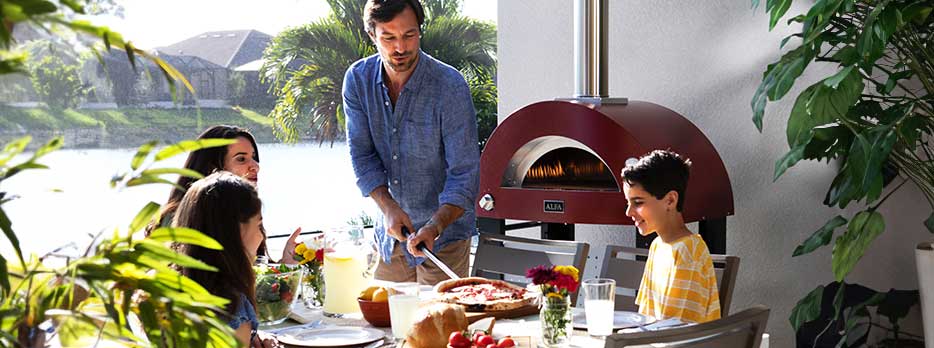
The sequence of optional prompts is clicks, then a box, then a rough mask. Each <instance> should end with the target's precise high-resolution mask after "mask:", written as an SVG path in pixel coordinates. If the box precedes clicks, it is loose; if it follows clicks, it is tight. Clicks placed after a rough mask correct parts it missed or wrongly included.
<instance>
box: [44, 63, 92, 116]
mask: <svg viewBox="0 0 934 348" xmlns="http://www.w3.org/2000/svg"><path fill="white" fill-rule="evenodd" d="M78 70H79V67H78V66H77V65H71V64H65V62H64V61H62V59H61V58H58V57H56V56H46V57H45V58H42V60H40V61H39V62H37V63H35V65H34V66H33V67H32V69H31V73H32V74H31V76H32V77H31V80H32V86H33V89H34V90H35V91H36V95H37V96H38V97H39V100H40V101H42V102H45V105H48V107H49V108H50V109H52V110H56V111H61V110H64V109H68V108H74V107H76V106H78V103H80V102H81V98H82V97H84V94H85V93H84V87H83V86H82V85H83V84H82V83H81V78H80V76H79V74H78Z"/></svg>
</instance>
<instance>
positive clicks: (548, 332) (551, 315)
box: [539, 293, 574, 347]
mask: <svg viewBox="0 0 934 348" xmlns="http://www.w3.org/2000/svg"><path fill="white" fill-rule="evenodd" d="M539 318H540V320H541V322H542V341H541V343H542V344H541V345H542V346H544V347H567V346H568V344H569V342H570V338H571V332H572V331H573V330H574V328H573V326H572V322H571V320H572V315H571V300H570V298H569V297H568V296H567V295H563V296H562V295H559V294H557V293H550V294H548V296H545V297H544V298H543V299H542V304H541V312H540V316H539Z"/></svg>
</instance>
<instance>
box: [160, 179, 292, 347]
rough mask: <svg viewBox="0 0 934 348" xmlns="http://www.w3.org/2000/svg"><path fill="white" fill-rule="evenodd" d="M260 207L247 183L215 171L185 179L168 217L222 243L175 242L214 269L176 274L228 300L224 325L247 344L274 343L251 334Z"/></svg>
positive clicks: (253, 330) (260, 236) (183, 270)
mask: <svg viewBox="0 0 934 348" xmlns="http://www.w3.org/2000/svg"><path fill="white" fill-rule="evenodd" d="M261 211H262V203H261V202H260V199H259V196H258V195H257V193H256V188H255V187H254V186H253V184H251V183H250V182H248V181H247V180H244V179H243V178H241V177H240V176H238V175H234V174H232V173H229V172H225V171H221V172H217V173H214V174H211V175H209V176H208V177H206V178H204V179H201V180H198V181H195V182H194V183H192V184H191V187H190V188H189V189H188V192H187V193H185V195H184V196H182V198H181V199H180V200H179V202H178V205H177V209H176V211H175V216H174V220H173V222H172V226H176V227H188V228H193V229H196V230H198V231H201V233H204V234H205V235H207V236H209V237H211V238H214V240H216V241H217V242H218V243H220V245H221V246H223V248H224V249H223V250H212V249H207V248H203V247H200V246H195V245H188V244H180V245H179V246H178V250H179V252H180V253H183V254H185V255H188V256H191V257H193V258H195V259H198V260H201V261H202V262H204V263H206V264H208V265H211V266H213V267H216V268H217V272H211V271H204V270H198V269H191V268H185V267H182V268H181V273H182V274H183V275H185V276H186V277H189V278H191V279H192V280H194V281H195V282H197V283H198V284H200V285H201V286H203V287H204V288H205V289H206V290H208V291H209V292H211V293H212V294H214V295H216V296H220V297H223V298H226V299H228V300H230V303H228V304H227V308H226V311H227V313H229V314H230V316H229V319H228V324H229V325H230V327H232V328H233V329H234V330H235V331H236V335H237V339H238V340H239V341H240V342H242V343H244V344H246V345H247V346H248V347H250V346H258V347H263V346H275V345H277V343H278V342H275V340H258V339H256V328H257V327H258V326H259V321H258V320H257V319H256V291H255V286H254V284H255V281H256V280H255V278H256V275H255V273H254V272H253V259H254V258H255V257H256V249H257V248H258V247H259V245H260V243H261V242H262V241H263V239H264V236H263V233H262V232H261V231H260V228H261V226H262V223H263V217H262V214H261ZM263 341H268V342H263ZM254 342H255V343H256V344H255V345H253V343H254Z"/></svg>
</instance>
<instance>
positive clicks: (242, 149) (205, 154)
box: [151, 125, 301, 264]
mask: <svg viewBox="0 0 934 348" xmlns="http://www.w3.org/2000/svg"><path fill="white" fill-rule="evenodd" d="M198 139H236V140H237V142H236V143H233V144H230V145H227V146H222V147H212V148H207V149H202V150H197V151H193V152H191V153H189V154H188V159H186V160H185V168H186V169H191V170H194V171H196V172H198V173H201V175H205V176H206V175H210V174H211V173H214V172H217V171H221V170H225V171H228V172H230V173H233V174H234V175H237V176H239V177H242V178H244V179H246V180H247V181H249V182H251V183H252V184H253V185H256V184H257V183H258V182H259V148H257V147H256V140H255V139H253V135H252V134H250V132H249V131H247V130H246V129H243V128H240V127H237V126H227V125H219V126H213V127H211V128H208V129H206V130H204V132H202V133H201V135H199V136H198ZM194 181H195V179H192V178H189V177H185V176H181V177H179V178H178V182H176V184H178V186H179V187H183V188H185V189H187V188H188V187H189V186H191V183H192V182H194ZM184 195H185V191H183V190H180V189H177V188H173V189H172V192H171V193H170V194H169V200H168V202H166V203H165V205H163V208H162V212H161V213H160V225H161V226H168V225H169V224H171V223H172V216H173V215H174V214H175V211H176V210H177V209H178V205H179V202H180V201H181V199H182V196H184ZM151 227H152V228H154V227H158V226H151ZM300 232H301V229H296V230H295V232H293V233H292V235H291V236H290V237H289V240H287V241H286V243H285V248H284V249H283V252H282V255H283V256H282V261H281V262H282V263H289V264H294V263H297V262H298V261H295V260H294V259H293V258H292V250H295V246H296V245H297V242H296V238H297V237H298V234H299V233H300ZM257 253H258V254H259V255H265V256H269V252H268V250H267V249H266V238H265V229H264V230H263V241H262V243H260V246H259V248H258V250H257Z"/></svg>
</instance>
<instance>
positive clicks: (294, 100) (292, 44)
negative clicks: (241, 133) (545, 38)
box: [260, 0, 496, 142]
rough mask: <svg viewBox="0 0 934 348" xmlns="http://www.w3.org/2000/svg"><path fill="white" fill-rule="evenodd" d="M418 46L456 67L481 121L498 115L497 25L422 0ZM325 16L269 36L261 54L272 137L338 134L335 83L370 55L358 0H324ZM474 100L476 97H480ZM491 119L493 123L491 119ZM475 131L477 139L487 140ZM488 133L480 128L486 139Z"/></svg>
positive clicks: (340, 119) (435, 0) (439, 0)
mask: <svg viewBox="0 0 934 348" xmlns="http://www.w3.org/2000/svg"><path fill="white" fill-rule="evenodd" d="M422 3H423V4H424V7H425V24H424V25H423V27H422V34H423V35H422V39H421V49H422V50H423V51H424V52H426V53H428V54H429V55H431V56H433V57H435V58H437V59H439V60H441V61H443V62H445V63H447V64H450V65H451V66H453V67H455V68H457V69H458V70H460V71H461V73H463V74H464V76H465V78H466V79H467V81H468V84H470V86H471V87H472V88H483V90H479V91H478V90H474V89H472V92H473V96H474V104H475V105H477V106H478V110H479V113H480V114H481V117H483V118H484V119H489V115H490V114H491V113H492V114H493V115H495V113H496V90H495V84H493V83H491V82H492V81H493V76H495V74H496V72H495V69H496V60H495V58H494V55H495V51H496V29H495V27H494V26H493V25H492V24H489V23H485V22H481V21H477V20H473V19H469V18H466V17H463V16H461V15H460V13H459V12H458V11H459V8H460V1H451V0H424V1H422ZM328 4H329V5H330V7H331V14H330V15H328V16H327V17H325V18H323V19H321V20H319V21H317V22H314V23H311V24H306V25H303V26H299V27H294V28H289V29H286V30H285V31H283V32H282V33H280V34H279V35H278V36H276V37H275V38H273V41H272V43H271V44H270V46H269V47H268V48H267V49H266V51H265V53H264V54H263V58H264V61H265V63H264V64H263V67H262V68H261V70H260V77H261V78H262V79H263V81H265V82H267V83H269V84H270V91H271V92H272V93H274V94H275V95H276V97H277V98H278V100H277V102H276V106H275V108H274V109H273V110H272V111H271V112H270V114H269V117H271V118H272V119H273V120H274V121H275V127H274V131H275V132H276V136H277V137H279V138H280V139H283V140H286V141H296V140H297V139H298V137H299V136H300V134H301V132H300V131H299V129H301V128H304V127H309V128H310V129H311V131H312V133H313V135H314V137H315V138H317V139H318V141H319V142H324V141H334V140H335V139H340V138H342V137H343V132H344V115H343V111H342V108H341V106H342V104H343V101H342V98H341V88H342V86H343V79H344V72H345V71H346V70H347V68H348V67H349V66H350V65H351V64H352V63H353V62H355V61H357V60H358V59H360V58H363V57H367V56H370V55H372V54H375V53H376V48H375V47H374V46H373V43H372V42H371V41H370V38H369V37H368V36H367V33H366V31H365V29H364V25H363V4H362V2H361V1H357V0H328ZM478 98H480V99H478ZM493 119H494V124H495V117H493ZM483 134H484V133H481V139H485V138H486V137H485V136H484V135H483ZM488 134H489V133H486V135H487V136H488Z"/></svg>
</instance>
